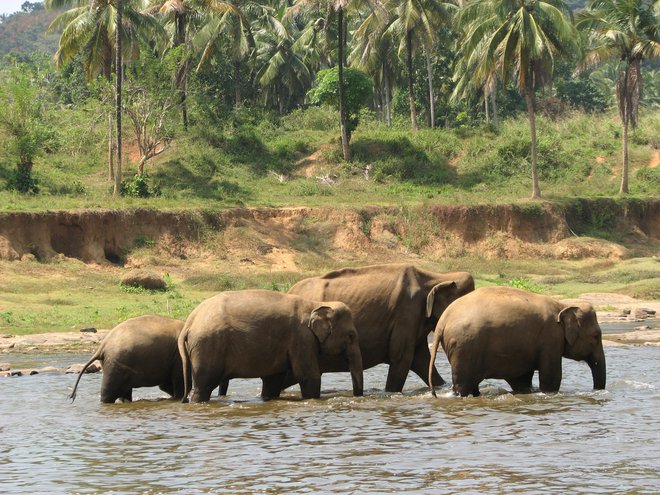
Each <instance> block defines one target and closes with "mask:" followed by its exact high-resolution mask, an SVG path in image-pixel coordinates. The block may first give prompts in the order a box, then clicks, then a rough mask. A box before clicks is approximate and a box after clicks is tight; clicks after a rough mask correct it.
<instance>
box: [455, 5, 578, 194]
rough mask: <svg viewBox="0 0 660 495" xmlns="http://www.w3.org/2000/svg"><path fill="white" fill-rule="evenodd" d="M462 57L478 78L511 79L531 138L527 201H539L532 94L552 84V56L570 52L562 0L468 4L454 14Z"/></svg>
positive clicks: (572, 38)
mask: <svg viewBox="0 0 660 495" xmlns="http://www.w3.org/2000/svg"><path fill="white" fill-rule="evenodd" d="M459 25H461V26H464V28H465V36H464V37H463V39H462V41H461V45H462V46H463V49H464V53H465V54H466V55H467V56H468V57H470V56H473V55H476V56H477V57H478V58H479V59H481V60H480V61H479V64H478V65H479V66H480V67H481V69H482V72H483V73H484V74H487V73H489V72H491V71H493V70H495V71H497V72H499V73H500V77H499V78H500V79H501V80H502V81H503V82H504V83H505V84H506V83H507V82H508V81H509V80H510V79H514V78H515V79H516V81H517V85H518V88H519V89H520V91H521V92H522V93H523V94H524V95H525V101H526V104H527V116H528V119H529V128H530V134H531V162H532V163H531V165H532V198H534V199H537V198H540V197H541V189H540V187H539V181H538V171H537V152H536V114H535V104H536V96H535V90H536V89H538V88H542V87H544V86H547V85H549V84H550V83H551V81H552V72H553V68H554V59H555V56H556V55H562V54H564V55H569V54H571V53H574V52H575V51H576V48H577V47H576V46H575V42H576V40H577V39H578V37H577V33H576V31H575V28H574V26H573V25H572V23H571V11H570V9H569V7H568V6H567V4H566V3H565V2H564V1H563V0H474V1H473V2H470V3H468V4H467V5H466V6H465V7H464V8H463V9H461V11H460V14H459Z"/></svg>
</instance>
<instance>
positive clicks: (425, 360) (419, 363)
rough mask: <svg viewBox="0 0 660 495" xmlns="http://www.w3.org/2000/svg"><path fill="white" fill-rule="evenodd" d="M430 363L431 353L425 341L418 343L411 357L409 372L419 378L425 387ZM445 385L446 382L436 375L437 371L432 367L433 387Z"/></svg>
mask: <svg viewBox="0 0 660 495" xmlns="http://www.w3.org/2000/svg"><path fill="white" fill-rule="evenodd" d="M430 361H431V353H430V352H429V346H428V345H427V344H426V341H424V342H421V343H419V344H418V345H417V347H416V348H415V355H414V356H413V360H412V364H411V365H410V371H412V372H414V373H415V374H416V375H417V376H419V377H420V378H421V379H422V380H423V381H424V383H426V385H428V384H429V362H430ZM445 383H447V382H445V380H444V379H443V378H442V377H441V376H440V373H438V370H437V369H435V366H433V386H434V387H439V386H441V385H444V384H445Z"/></svg>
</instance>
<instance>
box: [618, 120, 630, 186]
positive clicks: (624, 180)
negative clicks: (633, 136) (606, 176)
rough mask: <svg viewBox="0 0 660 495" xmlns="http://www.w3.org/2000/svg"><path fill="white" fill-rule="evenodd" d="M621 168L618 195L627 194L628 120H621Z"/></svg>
mask: <svg viewBox="0 0 660 495" xmlns="http://www.w3.org/2000/svg"><path fill="white" fill-rule="evenodd" d="M622 139H623V167H622V168H621V187H620V188H619V194H628V119H627V118H626V119H624V120H623V138H622Z"/></svg>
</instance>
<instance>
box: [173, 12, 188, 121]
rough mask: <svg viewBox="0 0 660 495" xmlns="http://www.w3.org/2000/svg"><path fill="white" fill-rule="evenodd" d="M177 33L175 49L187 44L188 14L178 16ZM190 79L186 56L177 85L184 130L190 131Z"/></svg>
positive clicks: (178, 73)
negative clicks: (188, 95) (188, 100)
mask: <svg viewBox="0 0 660 495" xmlns="http://www.w3.org/2000/svg"><path fill="white" fill-rule="evenodd" d="M175 19H176V21H175V24H176V33H175V35H174V47H175V48H176V47H178V46H181V45H185V44H186V23H187V18H186V14H176V17H175ZM187 79H188V55H187V54H184V60H183V62H182V63H181V65H180V66H179V68H178V69H177V73H176V84H177V87H178V88H179V103H180V104H181V115H182V118H183V128H184V129H186V130H187V129H188V107H187V105H186V97H187V95H186V80H187Z"/></svg>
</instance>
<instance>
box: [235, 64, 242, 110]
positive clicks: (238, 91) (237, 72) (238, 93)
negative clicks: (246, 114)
mask: <svg viewBox="0 0 660 495" xmlns="http://www.w3.org/2000/svg"><path fill="white" fill-rule="evenodd" d="M240 104H241V62H240V61H239V60H237V61H236V62H234V106H235V107H238V106H240Z"/></svg>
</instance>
